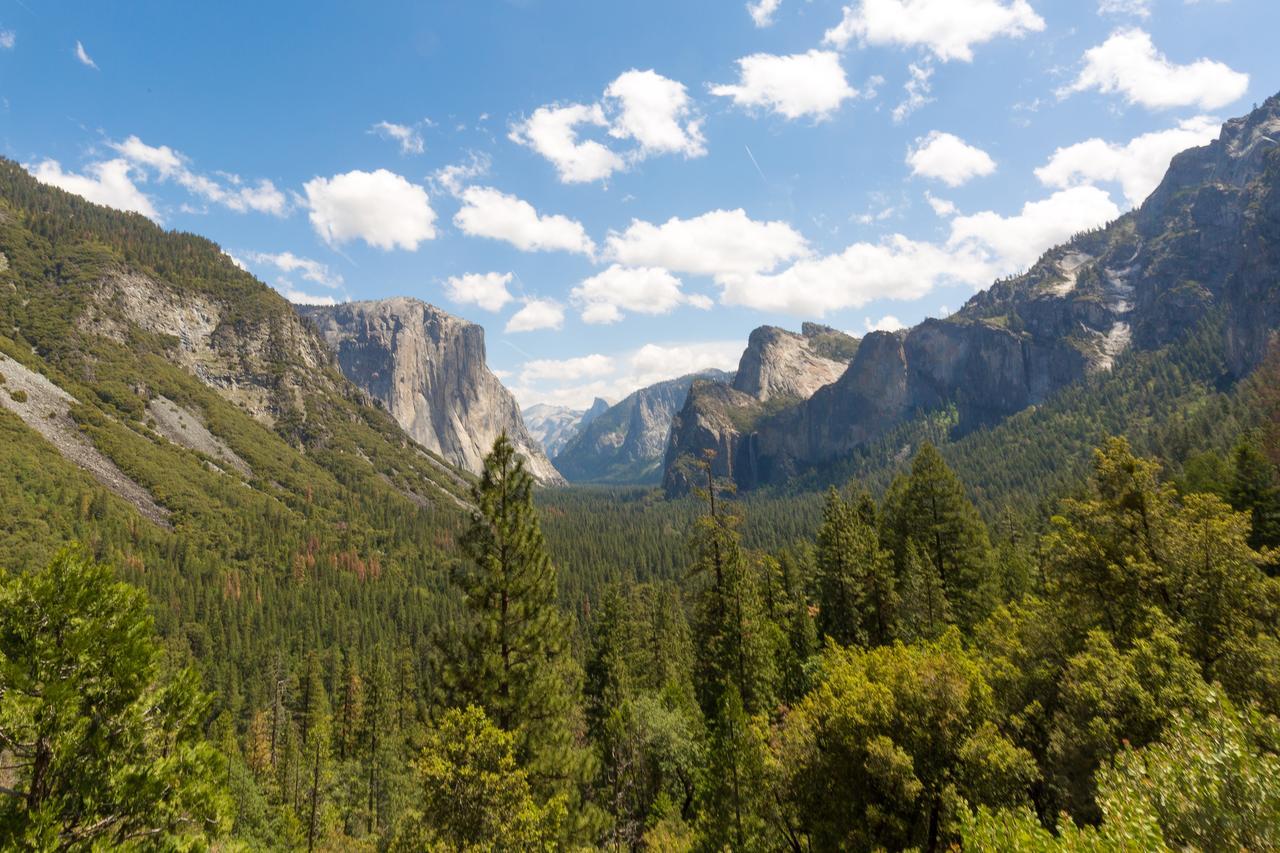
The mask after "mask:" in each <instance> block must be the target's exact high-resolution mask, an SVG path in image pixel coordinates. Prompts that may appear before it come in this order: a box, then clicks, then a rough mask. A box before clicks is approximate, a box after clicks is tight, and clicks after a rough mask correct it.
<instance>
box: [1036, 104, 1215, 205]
mask: <svg viewBox="0 0 1280 853" xmlns="http://www.w3.org/2000/svg"><path fill="white" fill-rule="evenodd" d="M1218 129H1219V122H1218V120H1217V119H1215V118H1212V117H1210V116H1197V117H1195V118H1189V119H1186V120H1185V121H1182V122H1179V123H1178V125H1177V127H1172V128H1169V129H1168V130H1158V131H1154V132H1152V133H1144V134H1142V135H1141V136H1137V137H1135V138H1133V139H1131V140H1129V141H1128V142H1126V143H1123V144H1121V143H1115V142H1107V141H1105V140H1103V139H1098V138H1097V137H1094V138H1093V139H1086V140H1085V141H1084V142H1077V143H1076V144H1075V145H1068V146H1066V147H1065V148H1059V149H1058V150H1057V151H1054V152H1053V156H1051V157H1050V158H1049V162H1048V163H1046V164H1045V165H1043V166H1041V167H1040V168H1038V169H1036V177H1037V178H1039V179H1040V182H1041V183H1043V184H1045V185H1046V186H1050V187H1056V188H1059V189H1065V188H1067V187H1071V186H1076V185H1079V184H1089V183H1094V182H1115V183H1118V184H1120V187H1121V189H1122V190H1123V191H1124V197H1125V201H1127V202H1128V203H1129V204H1130V205H1132V206H1137V205H1139V204H1141V203H1142V201H1143V199H1145V198H1146V197H1147V196H1148V195H1150V194H1151V191H1152V190H1154V189H1155V188H1156V186H1158V185H1159V183H1160V181H1161V179H1163V177H1164V173H1165V172H1166V171H1167V170H1168V168H1169V161H1171V160H1172V159H1173V156H1174V155H1175V154H1177V153H1178V152H1180V151H1183V150H1185V149H1187V148H1192V147H1195V146H1197V145H1205V144H1207V143H1209V142H1211V141H1213V140H1214V139H1216V138H1217V136H1218Z"/></svg>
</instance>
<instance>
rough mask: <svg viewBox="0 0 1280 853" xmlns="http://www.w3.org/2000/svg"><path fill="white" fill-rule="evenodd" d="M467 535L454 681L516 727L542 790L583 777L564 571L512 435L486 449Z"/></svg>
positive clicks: (451, 667) (451, 663)
mask: <svg viewBox="0 0 1280 853" xmlns="http://www.w3.org/2000/svg"><path fill="white" fill-rule="evenodd" d="M472 501H473V503H474V504H475V507H476V509H475V512H474V514H473V516H472V521H471V526H470V528H469V530H468V531H467V533H466V536H465V537H464V538H463V542H462V545H463V549H464V551H465V552H466V554H467V556H468V558H469V562H470V565H469V567H468V570H467V571H465V572H464V573H463V574H462V576H461V578H460V581H461V585H462V588H463V593H464V595H465V599H466V604H467V608H468V612H467V623H466V624H465V625H464V626H463V636H462V637H461V638H460V646H459V651H460V652H461V654H460V655H459V654H456V653H455V651H454V650H451V649H449V648H447V644H446V648H444V649H443V651H444V652H445V654H446V664H445V667H444V671H443V672H442V680H443V681H444V683H445V685H446V686H447V687H449V688H451V689H452V690H453V691H454V694H455V699H456V701H459V702H467V703H472V704H475V705H477V706H479V707H481V708H483V709H484V711H485V713H486V714H487V715H488V717H489V719H491V720H492V721H493V723H494V724H495V725H497V726H498V727H499V728H500V729H502V730H503V731H508V732H511V733H513V735H514V736H515V747H516V748H515V754H516V758H517V760H518V761H519V762H520V764H521V766H523V767H526V768H527V769H528V771H529V776H530V780H531V781H532V783H533V785H534V787H535V789H536V790H538V791H539V792H540V793H543V794H544V795H545V794H551V793H553V792H556V791H565V790H567V789H568V788H569V787H570V786H571V784H572V783H574V782H575V781H576V780H580V779H581V778H582V774H583V770H584V765H583V759H584V756H583V755H582V754H581V753H580V750H579V749H578V748H577V746H576V743H575V736H574V730H573V723H574V716H575V710H576V709H575V707H574V701H573V697H574V693H575V690H576V687H575V682H576V678H575V673H574V669H573V661H572V660H571V659H570V657H569V655H568V633H567V630H566V627H565V624H564V620H563V618H562V617H561V614H560V611H559V609H558V608H557V606H556V571H555V567H554V566H553V565H552V563H551V559H550V557H549V556H548V555H547V548H546V543H545V542H544V540H543V537H542V530H541V527H540V525H539V522H538V515H537V510H536V509H535V508H534V503H533V478H532V477H531V476H530V475H529V472H528V471H527V470H525V466H524V461H523V460H522V459H521V458H520V457H519V456H518V455H517V454H516V450H515V448H514V446H512V444H511V442H510V441H509V440H508V439H507V437H506V436H505V435H502V436H499V437H498V439H497V441H496V442H495V443H494V445H493V450H492V452H490V454H489V455H488V456H487V457H485V461H484V470H483V471H482V472H481V475H480V480H479V482H478V483H477V484H476V486H475V488H474V490H473V493H472Z"/></svg>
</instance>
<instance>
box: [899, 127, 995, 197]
mask: <svg viewBox="0 0 1280 853" xmlns="http://www.w3.org/2000/svg"><path fill="white" fill-rule="evenodd" d="M907 165H908V166H910V167H911V174H913V175H918V176H920V177H923V178H936V179H937V180H939V181H942V182H943V183H944V184H946V185H947V186H949V187H958V186H962V185H964V184H966V183H968V182H969V181H971V180H973V179H974V178H981V177H985V176H987V175H990V174H991V173H992V172H994V171H995V170H996V161H995V160H992V159H991V155H990V154H988V153H987V152H985V151H983V150H982V149H981V148H975V147H974V146H972V145H970V144H968V143H967V142H965V141H964V140H963V139H961V138H960V137H958V136H955V135H953V134H950V133H941V132H939V131H936V130H935V131H933V132H931V133H930V134H929V135H928V136H924V137H921V138H919V139H917V140H916V143H915V145H914V146H913V147H912V148H910V149H909V150H908V152H907Z"/></svg>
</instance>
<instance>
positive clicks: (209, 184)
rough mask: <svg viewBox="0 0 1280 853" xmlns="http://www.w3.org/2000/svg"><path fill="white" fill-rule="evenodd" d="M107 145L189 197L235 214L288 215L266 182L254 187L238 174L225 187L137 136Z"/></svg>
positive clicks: (285, 204) (180, 157)
mask: <svg viewBox="0 0 1280 853" xmlns="http://www.w3.org/2000/svg"><path fill="white" fill-rule="evenodd" d="M108 144H109V145H110V147H111V148H113V149H115V150H116V151H117V152H119V153H120V154H121V155H122V156H123V157H124V158H125V159H126V160H128V161H129V162H130V163H131V164H133V165H134V166H137V167H138V168H140V169H145V170H149V171H152V172H155V173H156V175H157V176H158V177H159V178H160V180H163V181H174V182H176V183H177V184H178V185H180V186H181V187H183V188H184V189H186V190H187V191H188V192H190V193H192V194H193V195H197V196H200V197H201V198H203V199H205V200H206V201H210V202H213V203H215V204H221V205H223V206H225V207H227V208H230V209H231V210H234V211H236V212H237V213H245V212H247V211H250V210H252V211H256V212H258V213H269V214H272V215H273V216H284V215H285V214H287V213H288V212H289V203H288V200H287V199H286V198H285V196H284V193H282V192H280V190H278V189H276V186H275V184H273V183H272V182H271V181H269V180H266V179H263V180H260V181H258V182H257V184H253V185H248V184H245V183H244V182H243V181H242V180H241V178H240V177H239V176H238V175H225V177H226V178H227V180H228V181H229V183H230V184H231V186H229V187H228V186H225V185H223V184H221V183H219V182H218V181H215V180H213V179H212V178H209V177H207V176H205V175H200V174H197V173H196V172H194V171H192V170H191V168H190V166H189V165H188V163H189V160H188V158H187V157H185V156H183V155H182V154H181V153H180V152H178V151H174V150H173V149H172V148H170V147H169V146H168V145H148V144H147V143H145V142H143V141H142V140H141V139H139V138H138V137H137V136H130V137H129V138H128V139H126V140H124V141H123V142H111V143H108Z"/></svg>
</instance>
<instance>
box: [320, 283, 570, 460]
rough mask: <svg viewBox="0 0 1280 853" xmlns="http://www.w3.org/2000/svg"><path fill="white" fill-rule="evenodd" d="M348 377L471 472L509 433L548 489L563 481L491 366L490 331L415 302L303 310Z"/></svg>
mask: <svg viewBox="0 0 1280 853" xmlns="http://www.w3.org/2000/svg"><path fill="white" fill-rule="evenodd" d="M298 310H299V312H300V313H301V314H302V315H303V316H304V317H306V318H307V319H309V320H310V321H311V322H312V323H313V324H314V325H315V328H316V330H317V331H318V332H319V333H320V336H321V338H322V339H323V340H324V341H325V343H326V344H328V346H329V348H330V349H331V350H332V351H333V352H334V354H335V355H336V357H337V359H338V366H339V368H340V369H341V370H342V373H343V375H344V376H346V377H347V379H349V380H350V381H351V382H352V383H354V384H355V385H356V386H358V387H360V388H362V389H364V391H365V392H367V393H368V394H369V395H370V396H371V397H373V398H374V399H375V400H378V401H380V402H381V403H382V405H383V406H384V407H385V408H386V409H387V411H388V412H390V413H391V415H392V417H394V418H395V419H396V421H397V422H398V423H399V424H400V426H401V427H403V428H404V430H405V432H407V433H408V434H409V436H410V437H411V438H413V439H414V440H415V441H417V442H418V443H419V444H421V445H422V446H424V447H426V448H427V449H428V450H433V451H435V452H437V453H439V454H440V455H441V456H443V457H444V458H445V459H446V460H448V461H450V462H452V463H454V464H455V465H458V466H459V467H462V468H465V469H467V470H469V471H472V472H479V471H480V470H481V468H482V467H483V464H484V457H485V454H487V453H488V452H489V450H490V448H491V447H492V446H493V442H494V440H495V439H496V438H497V437H498V435H499V434H501V433H503V432H505V433H506V434H507V436H508V438H510V439H511V441H512V443H513V444H514V445H515V447H516V450H517V451H518V452H519V453H520V454H521V455H523V456H524V457H525V461H526V464H527V465H528V467H529V471H530V473H532V474H533V476H534V477H535V478H536V479H537V480H538V481H539V482H541V483H543V484H557V483H562V482H563V479H562V478H561V477H560V475H559V474H558V473H557V472H556V470H555V468H553V467H552V466H551V463H550V461H548V459H547V457H546V454H545V453H544V452H543V450H542V447H541V445H539V444H538V442H537V441H536V440H535V439H534V438H533V436H531V435H530V434H529V431H528V430H527V429H526V428H525V424H524V420H523V419H522V418H521V416H520V407H519V406H518V405H517V404H516V401H515V398H514V397H512V396H511V393H510V392H509V391H508V390H507V389H506V388H504V387H503V385H502V383H501V382H500V381H499V380H498V377H496V376H494V375H493V373H492V372H491V371H490V370H489V368H488V366H487V365H486V364H485V349H484V330H483V329H482V328H480V327H479V326H477V325H475V324H474V323H469V322H467V321H466V320H462V319H460V318H458V317H454V316H452V315H451V314H447V313H445V312H444V311H441V310H440V309H439V308H436V307H434V306H432V305H428V304H427V303H425V302H421V301H419V300H417V299H411V298H408V297H395V298H392V299H382V300H375V301H369V302H348V303H344V304H342V305H336V306H323V307H318V306H307V307H300V308H299V309H298Z"/></svg>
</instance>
